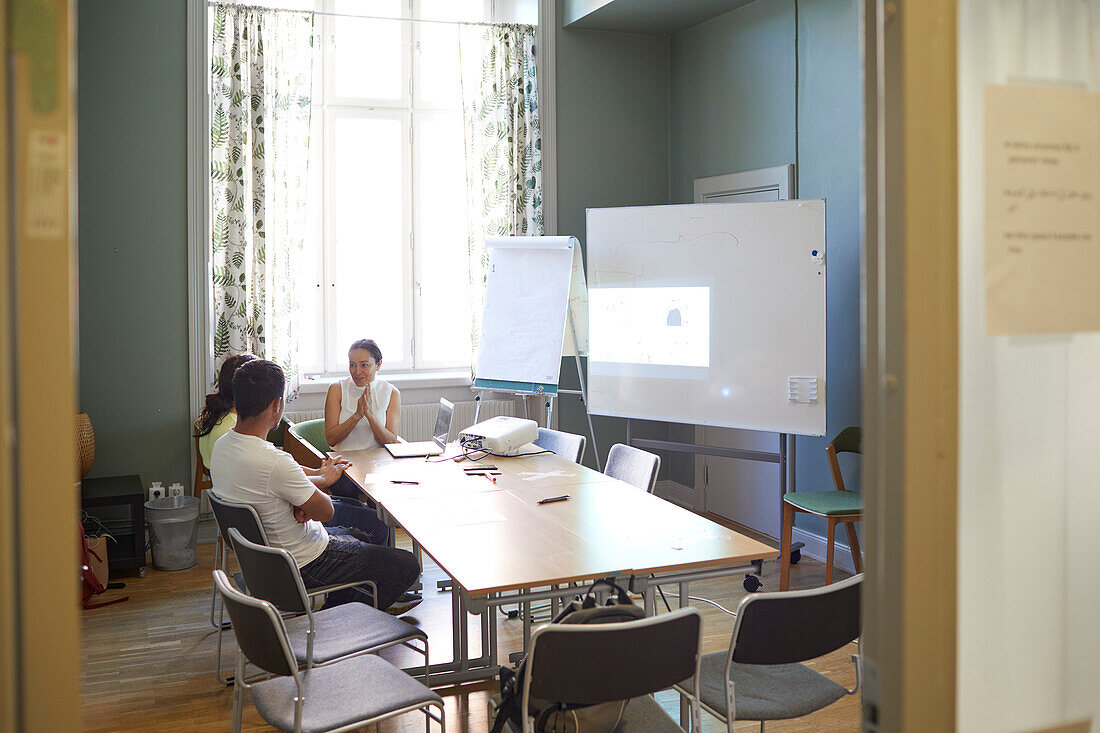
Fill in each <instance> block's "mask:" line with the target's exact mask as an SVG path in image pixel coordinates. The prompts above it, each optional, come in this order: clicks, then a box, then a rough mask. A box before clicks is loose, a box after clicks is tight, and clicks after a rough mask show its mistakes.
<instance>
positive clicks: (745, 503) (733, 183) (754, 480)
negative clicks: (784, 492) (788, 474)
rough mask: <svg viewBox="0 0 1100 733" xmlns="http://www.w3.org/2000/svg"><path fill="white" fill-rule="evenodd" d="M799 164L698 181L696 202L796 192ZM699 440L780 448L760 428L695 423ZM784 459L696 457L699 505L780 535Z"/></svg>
mask: <svg viewBox="0 0 1100 733" xmlns="http://www.w3.org/2000/svg"><path fill="white" fill-rule="evenodd" d="M793 174H794V166H779V167H778V168H768V169H764V170H759V171H745V172H742V173H731V174H728V175H723V176H712V177H710V178H700V179H697V180H696V181H695V203H708V204H709V203H723V204H738V203H740V204H747V203H756V202H759V201H783V200H787V199H789V198H790V197H791V186H790V182H791V181H792V180H793V179H794V175H793ZM695 442H696V443H697V444H705V445H713V446H717V447H720V448H741V449H747V450H758V451H767V452H769V453H776V452H778V450H779V436H778V435H777V434H775V433H761V432H758V431H755V430H734V429H731V428H711V427H696V429H695ZM779 501H780V499H779V464H778V463H763V462H760V461H745V460H741V459H737V458H720V457H717V456H702V455H697V456H696V457H695V509H696V511H706V512H713V513H714V514H718V515H720V516H723V517H725V518H726V519H729V520H731V521H733V522H737V523H738V524H742V525H744V526H746V527H749V528H750V529H755V530H756V531H758V532H763V533H764V534H767V535H770V536H772V537H776V538H778V537H779Z"/></svg>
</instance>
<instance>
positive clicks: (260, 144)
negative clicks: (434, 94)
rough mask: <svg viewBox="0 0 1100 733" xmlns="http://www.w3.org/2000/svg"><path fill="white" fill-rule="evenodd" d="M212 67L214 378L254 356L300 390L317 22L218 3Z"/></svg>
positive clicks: (290, 389) (306, 16)
mask: <svg viewBox="0 0 1100 733" xmlns="http://www.w3.org/2000/svg"><path fill="white" fill-rule="evenodd" d="M212 40H213V43H212V49H211V64H210V89H211V102H212V104H211V113H212V115H211V127H210V184H211V186H210V190H211V202H210V203H211V221H212V222H213V231H212V232H211V252H212V259H211V263H212V273H213V301H214V302H213V306H214V311H213V313H214V323H215V328H214V361H215V371H216V370H217V368H218V367H220V365H221V363H222V362H223V361H224V360H225V358H226V357H228V356H230V355H232V354H239V353H243V352H250V353H253V354H256V355H257V356H259V357H261V358H264V359H270V360H272V361H274V362H276V363H278V364H279V365H280V366H282V367H283V369H284V370H285V372H286V376H287V392H288V397H293V395H294V394H296V393H297V390H298V338H297V331H298V324H297V323H296V318H297V312H298V292H297V287H298V286H297V278H296V277H295V275H296V273H297V272H298V271H300V269H301V268H300V260H301V256H302V244H303V240H304V236H305V228H306V190H307V186H306V184H307V181H308V164H309V153H308V151H309V121H310V120H309V118H310V84H311V80H312V74H313V14H312V13H300V12H286V11H278V10H267V9H258V8H248V7H241V6H234V5H217V6H215V12H214V25H213V39H212Z"/></svg>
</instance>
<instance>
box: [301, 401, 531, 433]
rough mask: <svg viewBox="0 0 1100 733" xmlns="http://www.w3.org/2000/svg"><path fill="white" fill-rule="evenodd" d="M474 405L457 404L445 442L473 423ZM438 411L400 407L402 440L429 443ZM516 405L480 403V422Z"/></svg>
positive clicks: (315, 416) (307, 414) (305, 416)
mask: <svg viewBox="0 0 1100 733" xmlns="http://www.w3.org/2000/svg"><path fill="white" fill-rule="evenodd" d="M475 409H476V403H475V402H473V401H472V400H471V401H469V402H456V403H455V411H454V415H452V416H451V432H450V435H449V436H448V437H447V439H448V440H455V439H457V438H458V434H459V433H460V432H461V431H463V430H465V429H466V428H468V427H470V426H471V425H473V424H474V410H475ZM438 411H439V403H438V402H436V403H433V404H428V405H402V406H401V430H400V431H399V432H400V434H401V437H402V438H404V439H405V440H409V441H415V440H431V438H432V431H433V430H434V429H435V416H436V413H437V412H438ZM515 414H516V410H515V403H514V402H512V401H511V400H482V401H481V415H480V416H479V418H478V419H479V420H488V419H489V418H491V417H497V416H498V415H515ZM324 416H325V411H324V410H301V411H298V412H288V413H286V419H287V420H290V421H291V422H293V423H299V422H304V421H306V420H320V419H321V418H323V417H324Z"/></svg>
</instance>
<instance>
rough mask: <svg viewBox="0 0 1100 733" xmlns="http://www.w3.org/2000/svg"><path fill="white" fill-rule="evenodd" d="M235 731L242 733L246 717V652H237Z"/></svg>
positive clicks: (234, 698) (234, 699)
mask: <svg viewBox="0 0 1100 733" xmlns="http://www.w3.org/2000/svg"><path fill="white" fill-rule="evenodd" d="M233 679H234V682H233V733H241V718H243V717H244V654H243V653H241V652H239V651H238V652H237V674H235V675H234V676H233Z"/></svg>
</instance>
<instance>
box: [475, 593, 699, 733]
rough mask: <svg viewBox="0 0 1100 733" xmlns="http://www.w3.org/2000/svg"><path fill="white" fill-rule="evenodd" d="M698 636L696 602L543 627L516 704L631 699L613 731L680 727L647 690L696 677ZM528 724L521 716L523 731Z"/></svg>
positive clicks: (695, 710) (534, 639) (694, 708)
mask: <svg viewBox="0 0 1100 733" xmlns="http://www.w3.org/2000/svg"><path fill="white" fill-rule="evenodd" d="M702 636H703V617H702V615H701V614H700V613H699V611H697V610H696V609H694V608H681V609H679V610H676V611H673V612H672V613H667V614H664V615H662V616H652V617H650V618H644V619H639V620H637V621H626V622H622V623H610V624H587V625H584V624H547V625H544V626H540V627H539V628H538V629H537V630H536V631H535V633H534V634H533V635H532V636H531V651H530V653H529V654H528V657H527V674H526V675H525V676H524V685H523V689H522V691H521V692H522V694H521V698H520V710H526V711H529V710H530V700H531V698H536V699H539V700H552V701H555V702H565V703H573V704H583V705H594V704H597V703H602V702H610V701H613V700H629V701H630V702H629V703H627V706H626V709H625V710H624V712H623V718H622V720H621V721H620V723H619V725H618V727H617V728H616V729H615V730H616V733H634V732H635V731H649V732H650V733H652V732H654V731H656V732H658V733H663V732H664V731H669V732H676V731H679V732H680V733H682V731H684V730H685V729H684V728H681V727H680V726H679V725H677V724H676V722H675V721H674V720H673V719H672V718H671V717H669V715H668V713H666V712H665V711H664V710H663V709H662V708H661V706H660V705H659V704H658V703H657V702H656V701H655V700H654V699H653V698H652V697H651V696H650V695H652V694H653V693H654V692H659V691H661V690H666V689H669V688H670V687H673V686H674V685H676V683H677V682H680V681H681V680H683V679H685V678H686V679H690V680H692V681H697V680H698V678H699V660H700V655H699V648H700V644H701V643H702ZM690 707H691V712H692V716H693V718H692V719H693V720H695V721H698V720H699V701H698V700H695V699H694V698H692V699H691V701H690ZM493 714H494V715H495V712H494V713H493ZM533 724H534V719H533V718H532V717H531V716H530V715H524V716H523V727H522V731H523V733H531V732H532V731H533V730H534V727H533ZM508 727H509V728H510V729H511V730H513V731H517V730H518V729H517V728H516V726H515V725H514V724H512V723H511V722H510V723H509V726H508ZM693 727H694V728H695V729H696V730H697V729H698V727H697V726H693Z"/></svg>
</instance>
